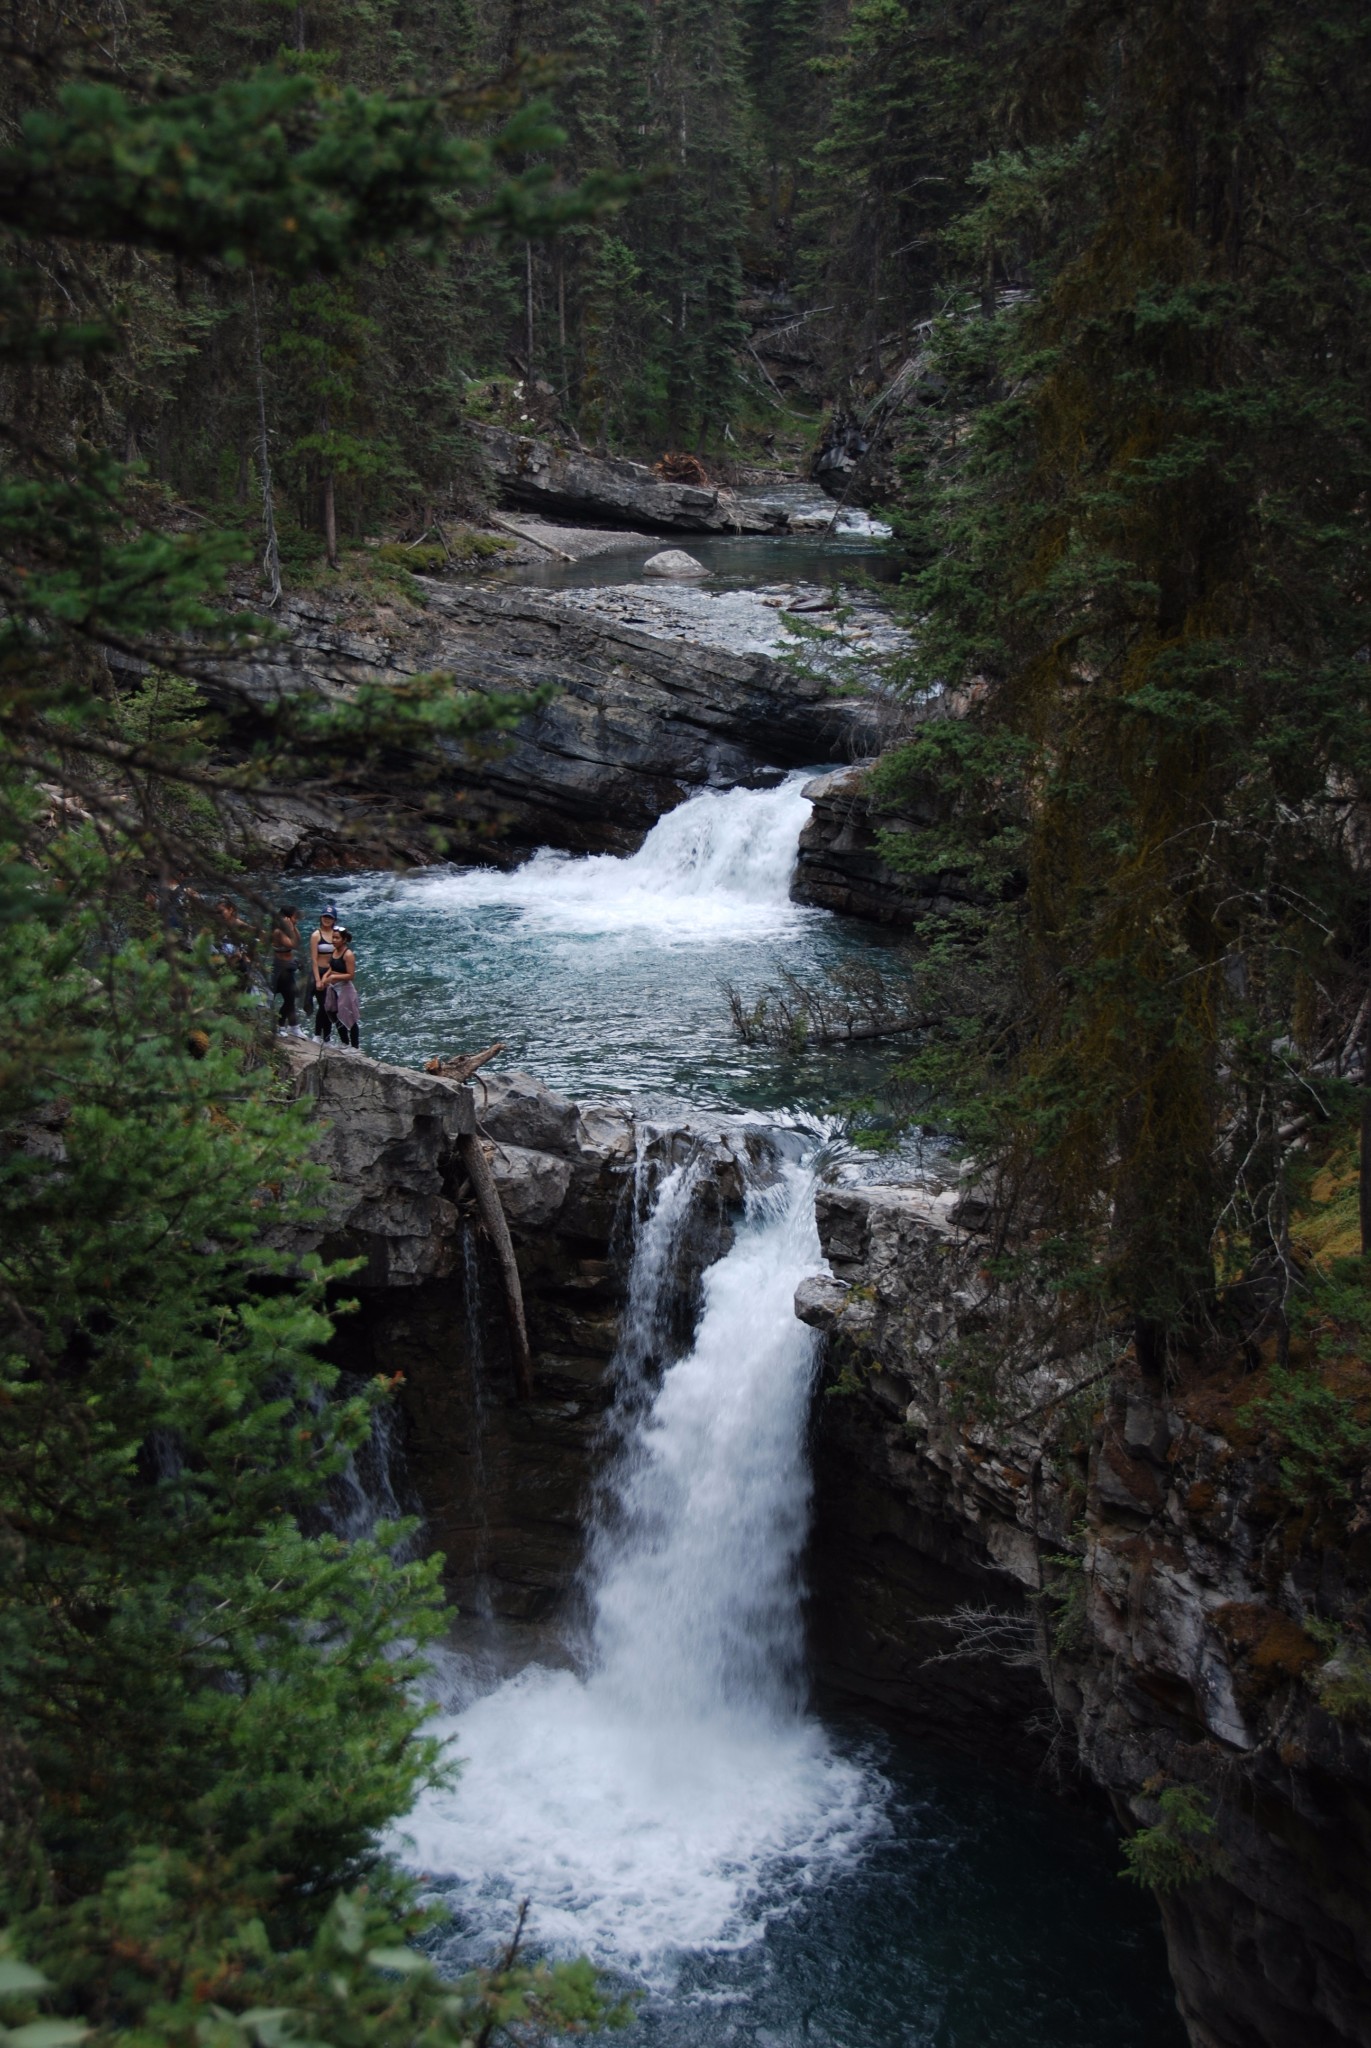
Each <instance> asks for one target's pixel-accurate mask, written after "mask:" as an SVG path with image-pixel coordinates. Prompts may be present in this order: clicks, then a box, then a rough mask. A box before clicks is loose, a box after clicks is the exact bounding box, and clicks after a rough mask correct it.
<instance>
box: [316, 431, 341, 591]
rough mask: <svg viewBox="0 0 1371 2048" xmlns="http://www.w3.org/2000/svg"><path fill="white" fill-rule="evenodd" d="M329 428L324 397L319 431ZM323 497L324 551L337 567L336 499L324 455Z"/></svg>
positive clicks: (329, 470)
mask: <svg viewBox="0 0 1371 2048" xmlns="http://www.w3.org/2000/svg"><path fill="white" fill-rule="evenodd" d="M328 429H329V417H328V400H327V399H325V400H324V403H323V405H322V407H321V408H320V412H319V432H320V433H321V434H327V433H328ZM323 499H324V552H325V554H326V555H327V556H328V565H329V567H330V569H336V568H337V567H338V499H337V494H336V491H335V489H334V481H333V464H332V463H331V462H330V461H329V459H328V457H327V456H325V457H324V475H323Z"/></svg>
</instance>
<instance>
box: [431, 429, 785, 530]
mask: <svg viewBox="0 0 1371 2048" xmlns="http://www.w3.org/2000/svg"><path fill="white" fill-rule="evenodd" d="M466 424H467V431H468V432H469V433H470V435H471V437H472V439H473V440H474V441H475V442H476V445H477V447H478V449H479V450H480V453H481V456H482V459H483V460H484V462H485V465H486V468H487V469H488V470H489V472H490V475H491V478H492V479H493V481H494V483H495V486H496V488H497V490H498V491H499V494H500V497H501V499H502V500H503V502H504V503H505V504H507V505H516V506H517V505H524V506H528V507H529V508H531V509H532V510H533V511H536V512H554V513H558V514H570V515H571V516H573V517H575V518H580V519H593V520H598V521H599V522H600V523H601V524H613V525H618V526H635V527H642V528H644V529H645V530H646V531H647V532H649V533H653V532H656V533H663V532H667V533H768V532H774V531H776V530H777V522H776V520H775V518H774V516H773V517H768V512H770V511H774V508H763V507H761V506H757V505H750V504H747V503H745V502H744V501H743V500H741V499H739V498H738V497H737V496H736V495H735V493H734V492H732V491H728V490H724V489H722V488H719V487H715V486H706V487H704V488H701V487H700V486H699V485H696V484H674V483H667V482H665V481H664V480H663V479H662V478H661V477H659V476H657V475H655V474H654V473H653V471H652V470H650V469H649V468H648V467H647V465H646V464H645V463H642V462H626V461H624V460H623V459H622V458H620V457H616V456H601V455H592V454H590V453H588V451H587V450H585V449H583V448H567V447H564V446H562V445H561V444H560V443H557V442H553V441H543V440H535V439H533V438H532V437H530V436H528V435H524V434H512V433H510V432H508V431H507V430H506V429H505V428H503V427H490V426H483V425H480V424H478V423H477V422H475V421H468V422H467V423H466ZM780 530H782V531H783V530H784V521H782V522H781V529H780Z"/></svg>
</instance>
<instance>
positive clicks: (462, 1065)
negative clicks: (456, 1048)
mask: <svg viewBox="0 0 1371 2048" xmlns="http://www.w3.org/2000/svg"><path fill="white" fill-rule="evenodd" d="M504 1049H505V1047H504V1040H503V1039H501V1040H500V1042H499V1043H498V1044H496V1045H488V1046H487V1047H486V1049H485V1051H484V1052H464V1053H454V1054H453V1056H452V1058H451V1059H436V1060H425V1061H424V1072H425V1073H426V1074H437V1075H438V1076H439V1077H440V1079H442V1080H444V1081H469V1080H470V1079H471V1077H472V1075H473V1074H474V1073H477V1072H478V1071H479V1070H480V1068H482V1067H483V1066H484V1065H485V1063H486V1061H487V1060H493V1059H494V1057H495V1055H496V1053H497V1052H503V1051H504Z"/></svg>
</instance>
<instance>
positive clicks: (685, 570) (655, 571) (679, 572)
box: [643, 548, 709, 580]
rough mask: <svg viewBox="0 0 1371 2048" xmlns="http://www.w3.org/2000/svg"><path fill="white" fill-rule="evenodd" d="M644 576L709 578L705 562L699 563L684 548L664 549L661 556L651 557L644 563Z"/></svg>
mask: <svg viewBox="0 0 1371 2048" xmlns="http://www.w3.org/2000/svg"><path fill="white" fill-rule="evenodd" d="M643 574H644V576H675V577H680V578H682V579H683V580H685V579H689V578H690V577H692V576H708V574H709V571H708V569H706V567H705V565H704V563H703V562H697V561H696V559H695V557H694V555H688V554H687V553H686V551H685V549H684V548H663V549H662V551H661V553H660V554H659V555H649V556H648V558H647V560H646V561H645V562H644V563H643Z"/></svg>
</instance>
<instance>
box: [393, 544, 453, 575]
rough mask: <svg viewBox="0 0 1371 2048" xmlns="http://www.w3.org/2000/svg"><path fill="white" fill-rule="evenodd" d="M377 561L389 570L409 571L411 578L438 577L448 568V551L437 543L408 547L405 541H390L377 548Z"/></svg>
mask: <svg viewBox="0 0 1371 2048" xmlns="http://www.w3.org/2000/svg"><path fill="white" fill-rule="evenodd" d="M376 559H377V561H378V562H384V563H385V565H386V567H387V568H388V569H408V571H409V573H410V575H411V576H436V575H438V573H439V572H440V570H443V569H446V567H447V549H446V548H444V547H442V546H440V544H439V543H438V542H437V541H433V542H427V541H420V542H419V544H418V546H417V547H407V546H406V545H405V543H404V542H403V541H395V540H388V541H385V542H384V543H383V544H382V545H381V546H380V547H379V548H377V550H376Z"/></svg>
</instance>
